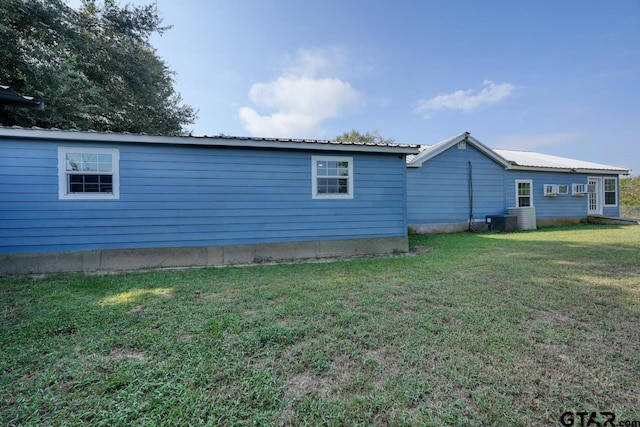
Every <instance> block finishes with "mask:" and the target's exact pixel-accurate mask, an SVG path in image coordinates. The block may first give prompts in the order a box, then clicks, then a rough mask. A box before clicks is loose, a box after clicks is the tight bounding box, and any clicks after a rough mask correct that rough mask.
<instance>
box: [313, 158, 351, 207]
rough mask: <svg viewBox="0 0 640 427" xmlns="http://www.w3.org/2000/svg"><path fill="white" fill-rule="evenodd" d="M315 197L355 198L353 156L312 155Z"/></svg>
mask: <svg viewBox="0 0 640 427" xmlns="http://www.w3.org/2000/svg"><path fill="white" fill-rule="evenodd" d="M311 169H312V175H313V176H312V184H311V187H312V196H313V198H314V199H352V198H353V158H352V157H342V156H311Z"/></svg>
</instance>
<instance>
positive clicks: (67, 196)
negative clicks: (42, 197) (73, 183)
mask: <svg viewBox="0 0 640 427" xmlns="http://www.w3.org/2000/svg"><path fill="white" fill-rule="evenodd" d="M67 153H91V154H111V156H112V159H113V171H112V173H111V175H112V177H113V178H112V185H113V193H69V191H68V190H69V189H68V185H69V184H68V179H67V166H66V160H65V157H66V154H67ZM119 198H120V150H118V149H117V148H95V147H58V199H60V200H117V199H119Z"/></svg>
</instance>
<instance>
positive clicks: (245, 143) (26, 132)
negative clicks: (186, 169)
mask: <svg viewBox="0 0 640 427" xmlns="http://www.w3.org/2000/svg"><path fill="white" fill-rule="evenodd" d="M8 137H13V138H21V139H39V140H42V139H48V140H56V141H69V142H73V141H82V142H107V143H123V142H134V143H142V144H173V145H196V146H205V147H240V148H284V149H295V150H313V151H352V152H353V151H356V152H373V153H398V154H416V153H418V146H416V145H407V144H368V143H361V142H339V141H328V140H316V139H285V138H253V137H235V136H222V135H221V136H162V135H146V134H133V133H131V134H130V133H111V132H95V131H77V130H72V131H67V130H58V129H39V128H31V129H28V128H20V127H12V128H8V127H0V138H8Z"/></svg>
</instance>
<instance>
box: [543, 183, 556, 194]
mask: <svg viewBox="0 0 640 427" xmlns="http://www.w3.org/2000/svg"><path fill="white" fill-rule="evenodd" d="M544 195H545V196H557V195H558V186H557V185H556V184H545V185H544Z"/></svg>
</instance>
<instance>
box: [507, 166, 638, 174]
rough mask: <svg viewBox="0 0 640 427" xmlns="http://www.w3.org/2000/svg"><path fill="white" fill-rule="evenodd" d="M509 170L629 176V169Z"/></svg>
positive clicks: (535, 167)
mask: <svg viewBox="0 0 640 427" xmlns="http://www.w3.org/2000/svg"><path fill="white" fill-rule="evenodd" d="M508 169H509V170H518V171H531V172H561V173H583V174H601V175H629V174H630V173H631V171H630V170H629V169H620V170H616V169H581V168H571V169H569V168H551V167H539V166H517V165H512V166H510V167H509V168H508Z"/></svg>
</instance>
